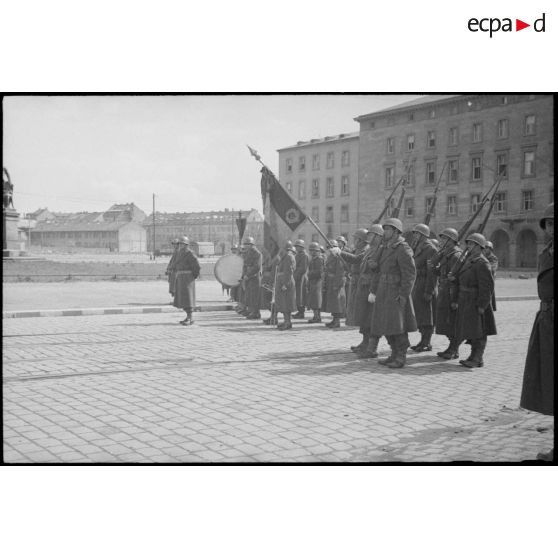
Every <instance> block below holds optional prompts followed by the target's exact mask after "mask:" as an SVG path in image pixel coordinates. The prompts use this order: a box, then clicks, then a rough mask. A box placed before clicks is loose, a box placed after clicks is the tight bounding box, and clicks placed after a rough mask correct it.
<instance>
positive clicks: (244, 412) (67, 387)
mask: <svg viewBox="0 0 558 558" xmlns="http://www.w3.org/2000/svg"><path fill="white" fill-rule="evenodd" d="M536 310H537V303H536V301H531V300H528V301H515V302H502V303H501V304H499V306H498V312H497V322H498V327H499V335H498V336H497V337H491V338H489V342H488V349H487V352H486V355H485V360H486V365H485V367H484V368H479V369H472V370H471V369H467V368H464V367H462V366H460V365H459V364H458V363H457V361H449V362H448V361H442V360H440V359H438V358H437V357H435V356H434V354H435V351H437V350H440V348H442V347H444V348H445V345H446V343H445V339H443V338H441V337H438V336H435V338H434V352H433V353H422V354H418V355H417V354H410V355H409V360H408V362H409V365H408V366H407V367H406V368H404V369H401V370H390V369H386V368H385V367H383V366H380V365H378V364H377V362H376V361H360V360H357V359H356V358H355V357H354V355H353V354H352V353H351V352H350V351H349V350H348V348H349V345H351V344H354V343H355V342H358V341H359V339H360V336H359V334H358V331H357V330H356V329H348V328H342V329H341V330H333V331H332V330H328V329H326V328H325V327H323V325H321V324H316V325H310V324H307V323H305V322H302V321H295V325H294V329H293V330H291V331H285V332H282V331H277V330H276V329H274V328H271V327H269V326H264V325H262V324H261V322H254V321H247V320H245V319H242V318H240V317H239V316H237V314H235V313H234V312H230V311H229V312H212V313H207V314H203V313H202V314H198V315H195V318H196V323H195V324H194V325H193V326H191V327H182V326H180V325H178V324H177V322H178V320H179V319H181V317H182V316H183V314H180V313H170V314H159V315H156V314H140V315H115V316H84V317H60V318H26V319H20V320H13V319H5V320H3V326H4V330H3V335H4V339H3V397H4V400H3V403H4V405H3V419H4V420H3V424H4V432H3V434H4V444H3V450H4V460H5V461H6V462H8V463H29V462H52V463H60V462H64V463H90V462H108V463H121V462H141V463H149V462H165V463H172V462H204V463H205V462H237V461H241V462H319V461H327V462H344V461H348V462H384V461H404V462H417V461H426V462H428V461H454V460H459V461H461V460H465V461H469V460H472V461H497V462H500V461H501V462H506V461H521V460H530V459H534V458H535V456H536V454H537V452H539V451H542V450H547V449H549V448H550V447H552V445H553V434H554V426H553V417H546V416H542V415H539V414H536V413H530V412H527V411H524V410H521V409H519V408H518V403H519V396H520V390H521V382H522V375H523V363H524V360H525V351H526V347H527V341H528V337H529V333H530V329H531V325H532V321H533V318H534V315H535V312H536ZM416 337H417V334H416V333H415V334H411V340H412V341H413V340H415V338H416ZM386 352H387V346H386V344H385V340H382V342H381V344H380V353H384V354H385V353H386ZM462 354H464V355H465V354H467V350H466V349H465V348H462Z"/></svg>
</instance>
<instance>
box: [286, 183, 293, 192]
mask: <svg viewBox="0 0 558 558" xmlns="http://www.w3.org/2000/svg"><path fill="white" fill-rule="evenodd" d="M287 192H289V194H292V193H293V183H292V182H287Z"/></svg>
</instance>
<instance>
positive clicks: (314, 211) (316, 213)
mask: <svg viewBox="0 0 558 558" xmlns="http://www.w3.org/2000/svg"><path fill="white" fill-rule="evenodd" d="M312 219H314V221H316V223H319V222H320V208H319V207H317V206H314V207H313V208H312Z"/></svg>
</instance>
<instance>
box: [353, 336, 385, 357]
mask: <svg viewBox="0 0 558 558" xmlns="http://www.w3.org/2000/svg"><path fill="white" fill-rule="evenodd" d="M379 342H380V338H379V337H374V336H373V335H371V336H370V340H369V341H368V345H367V346H366V347H365V348H364V349H363V350H361V351H359V352H358V355H357V356H358V358H376V357H377V356H378V343H379Z"/></svg>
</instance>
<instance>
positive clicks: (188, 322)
mask: <svg viewBox="0 0 558 558" xmlns="http://www.w3.org/2000/svg"><path fill="white" fill-rule="evenodd" d="M180 323H181V324H182V325H185V326H187V325H192V324H193V323H194V320H192V312H191V311H190V312H188V311H186V318H184V320H182V321H181V322H180Z"/></svg>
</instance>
